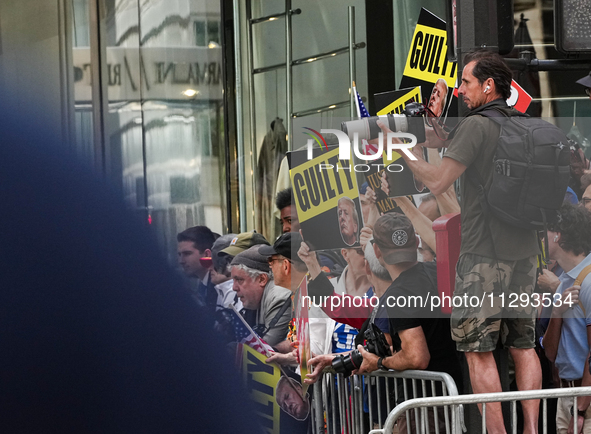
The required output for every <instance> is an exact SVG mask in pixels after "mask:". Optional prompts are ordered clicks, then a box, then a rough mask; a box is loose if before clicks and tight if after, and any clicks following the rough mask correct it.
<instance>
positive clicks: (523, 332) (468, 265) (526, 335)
mask: <svg viewBox="0 0 591 434" xmlns="http://www.w3.org/2000/svg"><path fill="white" fill-rule="evenodd" d="M536 268H537V265H536V257H535V256H532V257H531V258H527V259H522V260H520V261H501V260H497V259H491V258H486V257H484V256H479V255H474V254H464V255H462V256H461V257H460V259H459V260H458V264H457V267H456V285H455V291H454V297H455V298H456V299H457V297H456V296H460V297H461V298H462V299H465V300H472V303H464V302H462V303H458V304H460V305H459V306H456V304H454V306H453V308H452V313H451V334H452V338H453V340H454V341H455V342H456V346H457V349H458V351H465V352H487V351H493V350H494V349H495V348H496V346H497V342H498V341H499V338H501V342H502V343H503V345H504V346H505V347H509V348H524V349H525V348H534V346H535V318H536V313H537V309H536V308H535V307H534V306H533V304H534V303H532V294H533V290H534V284H535V278H536ZM526 294H527V295H526ZM536 296H537V294H534V295H533V297H534V298H535V297H536ZM479 300H480V301H481V302H480V303H476V302H477V301H479ZM475 304H477V306H476V307H474V305H475Z"/></svg>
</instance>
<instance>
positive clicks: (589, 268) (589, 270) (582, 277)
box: [573, 265, 591, 316]
mask: <svg viewBox="0 0 591 434" xmlns="http://www.w3.org/2000/svg"><path fill="white" fill-rule="evenodd" d="M589 273H591V265H587V266H586V267H585V268H583V269H582V270H581V272H580V273H579V275H578V276H577V278H576V279H575V283H573V285H579V286H580V285H581V284H582V283H583V280H585V277H587V275H588V274H589ZM579 306H580V308H581V309H582V310H583V315H585V316H587V312H586V311H585V308H584V307H583V303H581V300H579Z"/></svg>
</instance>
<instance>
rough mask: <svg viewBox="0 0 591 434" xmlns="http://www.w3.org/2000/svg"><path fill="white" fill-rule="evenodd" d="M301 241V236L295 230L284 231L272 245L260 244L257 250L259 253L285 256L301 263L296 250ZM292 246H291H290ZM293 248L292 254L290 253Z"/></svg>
mask: <svg viewBox="0 0 591 434" xmlns="http://www.w3.org/2000/svg"><path fill="white" fill-rule="evenodd" d="M301 243H302V237H301V235H300V234H299V233H297V232H286V233H284V234H283V235H281V236H280V237H279V238H277V239H276V240H275V242H274V243H273V245H272V246H262V247H261V248H260V250H259V252H260V253H261V255H265V256H271V255H281V256H285V257H286V258H287V259H289V260H290V261H295V262H300V263H302V264H303V262H302V260H301V259H300V257H299V256H298V255H297V250H298V249H299V248H300V244H301ZM292 246H293V247H292ZM292 249H293V254H292Z"/></svg>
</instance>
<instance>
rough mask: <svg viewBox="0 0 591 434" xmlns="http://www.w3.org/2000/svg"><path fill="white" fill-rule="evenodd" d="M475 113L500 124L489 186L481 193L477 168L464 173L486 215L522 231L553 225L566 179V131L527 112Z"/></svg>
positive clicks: (567, 171) (481, 185)
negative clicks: (515, 113) (511, 114)
mask: <svg viewBox="0 0 591 434" xmlns="http://www.w3.org/2000/svg"><path fill="white" fill-rule="evenodd" d="M477 114H479V115H482V116H486V117H488V118H490V119H491V120H493V121H494V122H496V123H497V124H499V125H500V126H501V132H500V134H499V141H498V144H497V150H496V152H495V156H494V159H493V162H494V172H493V180H492V184H491V186H490V188H489V190H488V191H485V189H484V187H483V185H484V182H483V180H482V177H481V176H480V174H479V173H478V172H476V171H474V169H473V168H470V169H468V170H467V171H466V174H467V176H468V179H469V180H470V181H471V182H472V183H473V184H474V185H476V186H477V187H478V189H479V197H480V202H481V205H482V207H483V210H484V212H485V214H488V212H490V213H491V214H493V215H494V216H496V217H497V218H498V219H499V220H501V221H503V222H505V223H508V224H510V225H513V226H517V227H521V228H524V229H535V230H545V229H546V225H547V223H556V222H557V221H558V215H559V214H558V210H559V208H560V206H561V205H562V202H563V200H564V195H565V193H566V188H567V186H568V182H569V178H570V147H569V141H568V138H567V137H566V135H565V134H564V133H563V132H562V130H560V129H559V128H558V127H556V126H554V125H552V124H551V123H549V122H546V121H544V120H542V119H538V118H531V117H529V116H527V115H519V116H508V115H507V114H506V113H505V112H504V111H501V110H494V109H491V110H484V111H482V112H479V113H477Z"/></svg>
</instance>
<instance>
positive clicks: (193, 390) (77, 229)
mask: <svg viewBox="0 0 591 434" xmlns="http://www.w3.org/2000/svg"><path fill="white" fill-rule="evenodd" d="M30 122H31V120H30V119H26V118H24V117H23V118H22V119H19V118H17V117H15V116H8V115H7V114H0V141H1V145H0V431H2V432H23V433H24V432H27V433H34V432H60V433H64V432H77V433H78V432H109V433H112V432H113V433H114V432H126V433H140V432H142V433H144V432H171V433H174V432H200V433H213V432H219V433H225V432H240V433H250V432H255V428H254V424H253V423H252V422H251V419H250V417H249V416H248V415H247V412H248V405H249V404H248V401H247V399H246V397H245V395H244V393H243V392H242V390H241V389H240V386H239V384H240V382H239V380H238V376H237V374H236V373H235V372H234V371H233V369H232V367H231V366H230V365H229V363H228V362H227V361H226V360H225V355H224V354H223V353H222V351H223V350H222V349H221V348H219V347H218V346H217V343H216V341H215V339H214V338H213V337H212V332H211V331H210V330H209V329H207V328H206V326H205V325H204V323H205V322H204V321H203V318H200V317H199V314H198V311H197V310H196V305H195V303H194V302H193V301H192V299H191V298H190V296H189V295H188V294H186V293H185V292H184V290H183V289H182V286H181V284H180V282H179V281H178V280H177V279H176V277H175V276H174V274H173V273H172V272H171V270H169V269H168V268H167V265H166V262H165V261H164V259H162V258H161V257H160V255H159V252H160V249H159V248H158V246H157V245H156V243H155V242H154V241H153V240H152V238H151V236H150V234H149V233H148V231H146V230H145V229H144V228H142V227H141V224H139V222H138V221H135V220H134V218H132V217H131V215H130V214H129V213H127V212H126V211H125V210H124V208H123V205H122V202H121V200H120V199H119V198H118V197H117V196H116V195H114V194H112V193H110V192H109V189H108V188H107V187H106V186H105V185H103V184H102V183H101V182H100V181H98V180H97V179H94V178H92V175H91V174H90V173H89V168H86V167H81V166H79V165H78V163H77V162H75V161H74V160H73V159H72V158H70V157H69V156H67V155H66V152H65V151H64V150H62V149H59V148H60V147H61V145H60V144H58V143H52V141H51V139H50V138H48V137H47V135H45V136H42V135H41V134H40V133H39V134H37V135H35V131H37V132H38V131H43V128H41V127H39V128H38V127H37V125H31V123H30ZM35 122H38V120H35Z"/></svg>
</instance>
